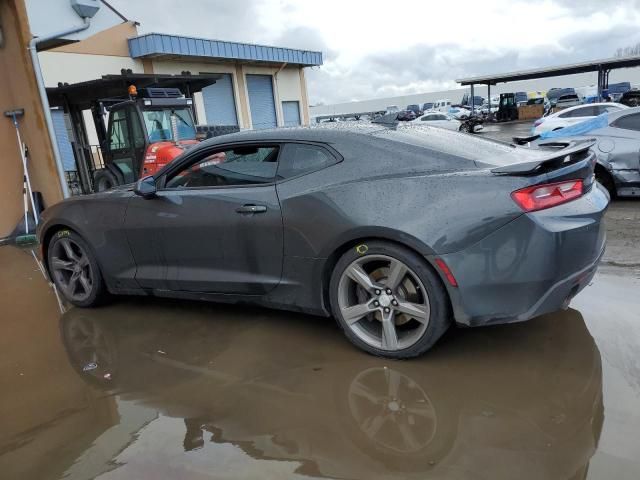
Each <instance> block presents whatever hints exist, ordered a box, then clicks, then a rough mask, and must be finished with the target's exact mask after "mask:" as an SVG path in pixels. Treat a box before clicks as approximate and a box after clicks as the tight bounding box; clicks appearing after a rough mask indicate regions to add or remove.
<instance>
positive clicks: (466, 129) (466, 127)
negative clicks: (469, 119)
mask: <svg viewBox="0 0 640 480" xmlns="http://www.w3.org/2000/svg"><path fill="white" fill-rule="evenodd" d="M458 130H459V131H460V132H462V133H470V132H469V125H467V124H466V123H464V122H463V123H462V125H460V128H459V129H458Z"/></svg>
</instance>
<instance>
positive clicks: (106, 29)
mask: <svg viewBox="0 0 640 480" xmlns="http://www.w3.org/2000/svg"><path fill="white" fill-rule="evenodd" d="M99 3H100V4H101V8H100V11H99V14H98V15H96V16H95V18H94V19H93V20H92V26H91V28H89V29H88V30H87V31H86V32H84V33H83V34H72V35H68V36H65V37H64V38H61V39H59V41H55V42H47V43H46V44H44V45H41V46H39V47H38V58H39V62H40V66H41V71H42V75H43V78H44V84H45V86H46V89H47V95H48V97H49V101H50V103H51V105H53V108H52V109H51V110H50V112H49V113H50V115H51V117H50V118H51V123H52V126H53V127H52V129H51V130H52V132H53V133H52V135H51V136H52V138H55V139H56V141H55V145H56V146H57V150H58V151H59V155H56V152H55V151H54V149H53V145H52V142H51V141H49V136H48V133H47V132H48V130H47V128H46V126H47V122H46V121H45V120H47V116H46V113H45V111H44V110H43V108H42V102H41V101H40V99H39V97H38V94H37V83H36V81H35V73H36V70H34V68H33V66H32V64H31V61H30V59H29V55H28V54H27V47H28V44H29V41H30V40H31V39H32V38H34V37H40V36H43V35H44V34H47V33H50V31H51V30H56V29H61V28H66V27H68V26H69V24H71V25H73V23H74V22H75V23H78V21H79V18H78V17H77V15H75V13H74V12H73V10H72V9H71V7H70V5H69V4H70V2H69V1H68V0H46V1H45V0H5V1H2V2H0V32H1V33H2V34H3V35H2V38H4V41H3V42H0V69H1V72H2V73H1V74H0V75H1V76H2V80H3V85H4V86H5V88H4V89H0V108H2V110H3V111H4V110H9V109H11V108H16V107H23V108H25V115H24V118H23V119H21V122H22V123H21V127H22V128H21V129H22V131H23V135H24V138H23V140H24V141H25V143H26V144H27V145H28V147H29V151H30V153H31V159H30V173H31V176H32V183H33V187H34V190H35V191H37V192H40V193H41V194H42V198H43V203H44V206H45V207H46V206H48V205H51V204H53V203H55V202H57V201H59V200H60V199H62V197H63V196H64V189H65V188H66V185H67V182H65V181H61V177H62V175H61V172H63V171H64V176H65V178H67V179H69V178H72V177H73V174H74V172H78V171H81V170H82V169H83V168H84V167H83V166H82V165H80V164H81V163H82V164H86V163H91V161H92V160H87V158H86V155H83V154H82V153H81V152H87V151H88V152H93V153H91V156H92V157H93V156H95V152H96V151H98V150H99V146H98V143H99V142H98V138H99V136H98V135H97V134H96V132H97V128H96V127H98V128H100V126H97V125H96V122H98V121H100V120H99V119H100V116H96V115H95V114H94V115H92V113H91V111H90V110H89V109H88V108H87V107H81V108H80V109H79V112H78V111H76V112H75V113H74V114H72V115H70V110H69V105H73V102H74V99H73V88H71V89H70V87H73V86H74V85H79V84H83V83H85V84H86V82H93V83H92V85H93V86H92V88H93V90H92V91H95V92H96V93H95V95H96V98H95V100H98V99H99V98H101V97H99V95H100V94H101V92H100V85H101V82H102V81H103V80H104V78H105V76H112V77H113V76H114V75H120V74H121V73H123V74H124V75H127V74H128V75H129V76H131V75H133V76H134V77H135V74H153V75H175V76H185V75H187V76H190V77H191V78H194V79H197V78H199V77H203V78H204V77H206V76H209V77H211V76H212V75H213V76H215V77H217V80H216V82H215V84H208V86H205V87H202V86H201V87H199V88H198V89H194V90H193V91H190V92H183V93H184V94H185V95H186V96H187V97H191V98H192V99H193V106H194V108H193V110H194V114H195V118H196V123H197V124H198V125H232V126H237V127H238V128H240V129H252V128H253V129H258V128H273V127H281V126H291V125H306V124H308V123H309V104H308V98H307V85H306V80H305V73H304V69H305V68H307V67H313V66H318V65H321V64H322V53H321V52H312V51H306V50H299V49H293V48H284V47H272V46H264V45H254V44H247V43H238V42H227V41H222V40H210V39H205V38H192V37H182V36H176V35H172V34H171V32H167V33H164V32H163V33H147V34H142V35H141V34H140V33H139V32H138V27H139V25H140V24H139V23H138V22H136V21H133V20H130V19H128V18H126V17H125V15H123V14H122V13H121V12H118V11H116V10H115V9H113V8H112V7H111V6H110V5H109V4H108V2H104V1H101V2H99ZM138 20H140V21H142V22H144V19H138ZM62 24H64V25H62ZM147 86H148V85H147ZM61 87H63V88H64V87H66V90H64V92H65V93H64V95H62V96H65V95H66V97H65V101H64V102H62V103H61V102H60V98H61V94H60V92H61V91H62V90H61ZM110 93H112V91H111V92H110ZM121 93H122V97H123V98H125V97H126V95H127V92H126V89H125V88H123V91H122V92H121ZM85 96H86V91H85ZM54 97H56V98H57V101H51V100H52V98H54ZM67 97H68V98H67ZM67 99H68V102H67ZM85 100H86V99H85ZM85 103H86V101H85ZM74 115H75V116H74ZM103 119H106V115H104V116H103ZM0 141H2V142H3V145H13V144H15V145H16V147H15V148H14V149H11V148H5V155H4V156H3V157H2V160H0V162H2V167H3V172H4V174H3V175H2V176H0V196H1V198H0V200H2V201H4V205H5V207H4V208H3V209H2V210H0V240H2V239H3V238H5V239H6V238H7V237H8V236H10V235H11V234H12V232H13V233H15V231H16V226H17V225H19V224H20V219H21V218H22V217H23V207H22V201H23V198H22V165H21V160H20V155H19V150H18V148H17V142H16V140H15V129H14V128H13V125H11V123H10V122H9V121H8V120H7V121H4V122H0ZM14 150H15V151H14ZM94 166H95V165H91V166H90V168H89V170H90V169H91V168H93V167H94ZM85 170H86V168H85ZM76 175H77V173H76ZM86 176H87V174H86V173H85V177H86ZM79 191H86V189H80V190H78V189H75V190H73V189H71V192H72V193H78V192H79Z"/></svg>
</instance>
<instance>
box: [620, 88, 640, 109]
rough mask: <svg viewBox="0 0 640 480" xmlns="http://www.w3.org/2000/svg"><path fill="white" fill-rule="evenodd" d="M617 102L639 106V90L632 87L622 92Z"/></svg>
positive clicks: (629, 105)
mask: <svg viewBox="0 0 640 480" xmlns="http://www.w3.org/2000/svg"><path fill="white" fill-rule="evenodd" d="M619 102H620V103H622V104H623V105H626V106H628V107H638V106H640V90H637V89H633V90H629V91H627V92H625V93H623V94H622V96H621V97H620V100H619Z"/></svg>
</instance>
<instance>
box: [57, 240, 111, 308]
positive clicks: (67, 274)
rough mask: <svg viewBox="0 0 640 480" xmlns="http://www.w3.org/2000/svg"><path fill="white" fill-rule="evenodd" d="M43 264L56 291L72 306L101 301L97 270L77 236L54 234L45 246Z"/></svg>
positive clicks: (98, 270)
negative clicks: (45, 252)
mask: <svg viewBox="0 0 640 480" xmlns="http://www.w3.org/2000/svg"><path fill="white" fill-rule="evenodd" d="M47 262H48V265H49V271H50V273H51V278H52V280H53V282H54V283H55V285H56V287H57V289H58V290H59V291H60V292H61V293H62V295H63V296H64V298H65V299H66V300H68V301H69V302H70V303H72V304H73V305H76V306H78V307H91V306H94V305H97V304H98V303H100V302H101V301H102V300H103V299H104V297H105V295H106V289H105V286H104V282H103V280H102V274H101V272H100V267H99V266H98V263H97V261H96V259H95V258H94V256H93V254H92V253H91V250H90V249H89V246H88V245H87V243H86V242H85V241H84V240H83V239H82V237H80V235H78V234H77V233H75V232H73V231H71V230H66V229H65V230H60V231H58V232H56V233H55V234H54V236H53V239H52V240H51V242H50V243H49V249H48V253H47Z"/></svg>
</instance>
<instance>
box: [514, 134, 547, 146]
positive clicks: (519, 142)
mask: <svg viewBox="0 0 640 480" xmlns="http://www.w3.org/2000/svg"><path fill="white" fill-rule="evenodd" d="M539 138H540V135H532V136H530V137H513V143H515V144H516V145H526V144H528V143H530V142H535V141H536V140H537V139H539Z"/></svg>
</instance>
